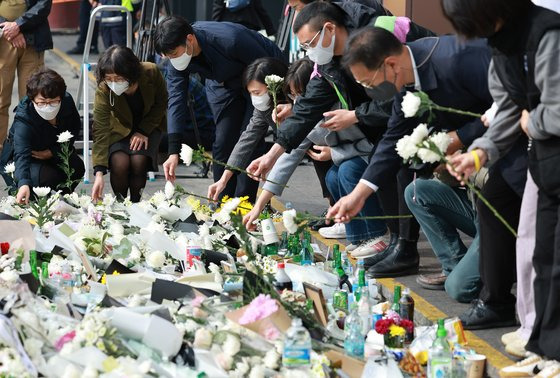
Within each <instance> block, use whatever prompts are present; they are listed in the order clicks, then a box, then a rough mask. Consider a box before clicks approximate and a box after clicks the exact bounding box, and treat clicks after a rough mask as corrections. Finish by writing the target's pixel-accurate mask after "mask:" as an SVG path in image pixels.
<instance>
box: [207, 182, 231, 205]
mask: <svg viewBox="0 0 560 378" xmlns="http://www.w3.org/2000/svg"><path fill="white" fill-rule="evenodd" d="M227 182H228V180H223V179H219V180H218V181H216V182H215V183H213V184H212V185H210V186H209V187H208V195H207V197H208V198H211V199H213V200H214V201H217V200H218V197H219V196H220V193H222V192H223V191H224V189H225V188H226V185H227Z"/></svg>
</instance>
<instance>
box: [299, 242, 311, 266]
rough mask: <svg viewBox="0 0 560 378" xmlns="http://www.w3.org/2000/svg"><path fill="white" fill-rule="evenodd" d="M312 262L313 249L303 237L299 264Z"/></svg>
mask: <svg viewBox="0 0 560 378" xmlns="http://www.w3.org/2000/svg"><path fill="white" fill-rule="evenodd" d="M311 264H313V249H312V248H311V245H310V244H309V241H308V240H307V239H305V240H304V241H303V246H302V247H301V265H311Z"/></svg>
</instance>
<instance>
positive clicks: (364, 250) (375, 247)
mask: <svg viewBox="0 0 560 378" xmlns="http://www.w3.org/2000/svg"><path fill="white" fill-rule="evenodd" d="M386 248H387V238H386V237H385V235H383V236H379V237H377V238H373V239H369V240H366V241H365V242H363V243H361V244H360V245H359V246H358V248H356V249H355V250H353V251H352V252H351V253H350V254H351V255H352V257H354V258H356V259H357V258H360V259H363V258H366V257H371V256H373V255H376V254H378V253H379V252H382V251H384V250H385V249H386Z"/></svg>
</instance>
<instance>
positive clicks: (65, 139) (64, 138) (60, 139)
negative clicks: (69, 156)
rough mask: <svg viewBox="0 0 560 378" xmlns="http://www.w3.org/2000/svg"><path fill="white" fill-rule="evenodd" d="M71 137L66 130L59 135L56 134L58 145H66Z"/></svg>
mask: <svg viewBox="0 0 560 378" xmlns="http://www.w3.org/2000/svg"><path fill="white" fill-rule="evenodd" d="M72 137H74V135H72V133H71V132H70V131H68V130H66V131H63V132H61V133H60V134H58V140H57V142H58V143H66V142H68V141H70V139H72Z"/></svg>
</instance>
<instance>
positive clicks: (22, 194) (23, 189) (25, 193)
mask: <svg viewBox="0 0 560 378" xmlns="http://www.w3.org/2000/svg"><path fill="white" fill-rule="evenodd" d="M30 196H31V189H30V188H29V185H22V186H20V188H19V190H18V192H17V195H16V203H20V204H25V205H27V204H29V197H30Z"/></svg>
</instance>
